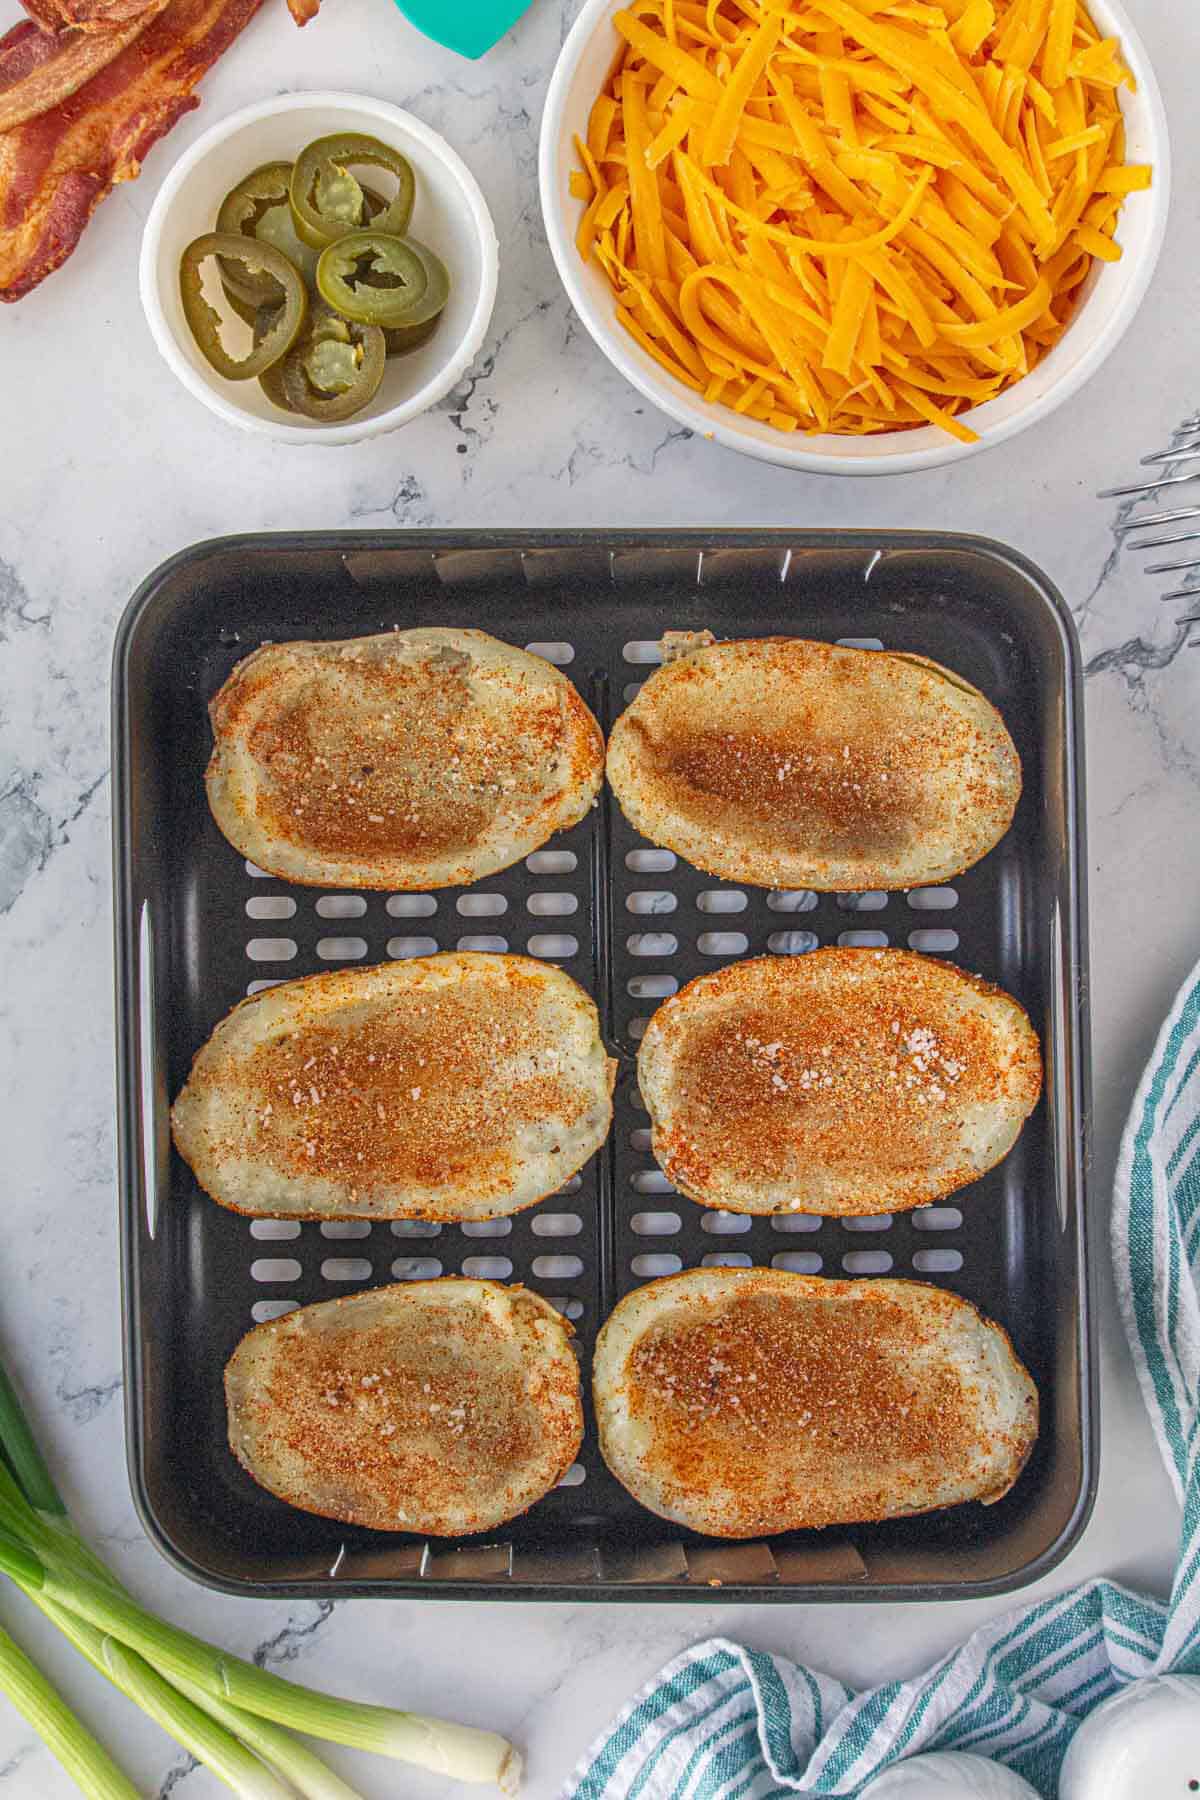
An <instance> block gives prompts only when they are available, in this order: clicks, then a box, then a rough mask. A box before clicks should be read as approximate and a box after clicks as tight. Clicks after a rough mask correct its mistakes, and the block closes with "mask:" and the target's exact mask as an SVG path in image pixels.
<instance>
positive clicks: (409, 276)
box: [317, 226, 429, 325]
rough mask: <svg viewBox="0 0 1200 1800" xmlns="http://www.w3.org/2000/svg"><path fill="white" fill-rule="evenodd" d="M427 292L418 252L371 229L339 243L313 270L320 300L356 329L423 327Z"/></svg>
mask: <svg viewBox="0 0 1200 1800" xmlns="http://www.w3.org/2000/svg"><path fill="white" fill-rule="evenodd" d="M428 288H429V270H428V268H427V267H426V264H425V262H424V259H423V258H422V257H421V255H420V254H419V253H418V251H417V250H416V249H414V247H413V246H412V245H411V244H407V243H405V241H404V239H403V238H398V237H391V236H389V235H388V234H387V233H386V232H382V231H378V230H376V228H375V227H374V226H372V227H371V228H370V230H369V231H351V232H349V233H347V235H346V236H345V237H344V238H339V239H338V241H337V243H336V244H330V246H329V248H328V249H327V250H322V252H321V260H320V262H319V263H318V264H317V292H318V293H319V294H320V296H321V298H322V300H324V301H325V303H326V305H327V306H331V307H332V308H333V310H334V311H335V312H339V313H341V315H342V317H343V318H345V319H353V320H354V322H355V323H356V324H358V325H410V324H412V325H417V324H420V323H422V321H423V319H424V318H425V317H426V316H427V315H426V314H424V313H422V312H421V311H420V308H421V303H422V301H423V300H424V298H425V294H426V292H427V290H428Z"/></svg>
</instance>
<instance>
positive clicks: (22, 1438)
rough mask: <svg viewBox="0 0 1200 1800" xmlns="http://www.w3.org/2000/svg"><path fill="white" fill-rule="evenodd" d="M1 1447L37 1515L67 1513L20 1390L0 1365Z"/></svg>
mask: <svg viewBox="0 0 1200 1800" xmlns="http://www.w3.org/2000/svg"><path fill="white" fill-rule="evenodd" d="M0 1445H2V1446H3V1449H4V1454H5V1456H6V1457H7V1459H8V1463H9V1467H10V1468H11V1469H12V1472H13V1474H14V1476H15V1477H16V1479H17V1482H18V1484H19V1486H20V1488H21V1491H22V1492H23V1493H24V1495H25V1498H26V1499H27V1500H28V1502H29V1504H30V1506H32V1507H33V1509H34V1510H35V1512H40V1513H58V1514H60V1515H62V1514H65V1513H66V1510H67V1509H66V1506H65V1505H64V1503H63V1497H62V1495H61V1494H60V1493H59V1491H58V1489H57V1488H56V1487H55V1485H54V1477H53V1476H52V1475H51V1473H50V1471H49V1469H48V1468H47V1467H46V1459H45V1457H44V1456H43V1455H42V1453H41V1450H40V1449H39V1448H38V1442H37V1439H36V1438H35V1437H34V1435H33V1432H32V1431H31V1430H30V1427H29V1421H28V1419H27V1418H26V1417H25V1411H24V1408H23V1407H22V1405H21V1402H20V1401H19V1400H18V1398H17V1391H16V1389H15V1388H14V1387H13V1384H12V1382H11V1381H10V1380H9V1378H8V1371H7V1370H6V1369H5V1367H4V1364H3V1363H0Z"/></svg>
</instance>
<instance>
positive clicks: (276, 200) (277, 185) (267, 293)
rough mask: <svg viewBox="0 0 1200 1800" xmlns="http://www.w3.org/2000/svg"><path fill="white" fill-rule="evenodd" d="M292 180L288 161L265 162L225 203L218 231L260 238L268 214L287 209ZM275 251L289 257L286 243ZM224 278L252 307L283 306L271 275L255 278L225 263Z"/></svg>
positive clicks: (222, 266) (238, 186)
mask: <svg viewBox="0 0 1200 1800" xmlns="http://www.w3.org/2000/svg"><path fill="white" fill-rule="evenodd" d="M291 178H292V165H291V163H288V162H273V163H263V164H262V165H261V167H260V168H257V169H253V170H251V172H250V174H249V175H247V176H246V177H245V179H244V180H243V181H239V182H238V184H237V186H236V187H233V188H230V190H229V192H228V193H227V194H226V196H225V198H224V199H223V200H222V202H221V207H220V211H219V212H218V213H217V230H218V231H232V232H238V233H240V234H241V235H242V236H243V237H248V238H253V237H257V235H258V229H257V228H258V225H259V223H260V221H261V220H262V219H263V218H264V217H265V215H266V214H267V213H268V212H270V211H271V210H272V208H274V207H277V206H280V205H282V206H284V207H285V208H286V207H287V205H288V183H289V182H290V181H291ZM289 211H290V209H289ZM266 241H274V240H266ZM275 248H276V249H277V250H282V251H283V253H284V255H285V256H287V255H288V252H287V249H286V247H285V246H284V245H283V244H279V243H276V245H275ZM289 260H294V259H289ZM221 279H222V281H223V282H224V283H225V286H226V288H227V289H228V290H229V292H230V293H231V294H235V295H236V296H237V298H238V299H239V300H242V301H244V302H245V304H246V305H247V306H249V307H252V308H257V307H259V306H268V305H271V304H274V305H277V306H278V305H280V304H281V303H282V300H283V295H282V293H281V292H280V288H279V283H278V282H277V281H275V280H274V279H273V278H272V277H271V276H269V275H258V276H252V275H251V274H250V273H249V272H248V270H246V269H245V268H241V267H239V265H237V264H236V263H232V262H230V263H222V265H221Z"/></svg>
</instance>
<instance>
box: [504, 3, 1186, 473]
mask: <svg viewBox="0 0 1200 1800" xmlns="http://www.w3.org/2000/svg"><path fill="white" fill-rule="evenodd" d="M623 4H625V0H585V4H584V7H583V9H582V11H581V12H580V14H579V17H578V18H577V19H576V21H575V24H574V26H573V27H572V30H571V32H570V34H569V36H568V37H567V40H566V43H565V44H564V45H563V47H562V51H561V52H560V54H559V58H558V63H557V65H556V67H555V70H554V75H553V78H552V80H551V82H550V90H549V93H548V94H547V96H546V108H545V112H544V113H543V115H542V136H541V149H540V157H539V169H540V179H541V190H542V213H543V216H544V218H545V222H546V236H547V238H548V239H549V243H550V249H551V252H552V253H553V256H554V260H555V262H556V264H557V265H558V272H559V275H560V276H561V277H562V282H563V286H564V287H565V288H566V290H567V293H568V295H569V296H570V300H571V303H572V305H573V306H574V308H575V311H576V312H577V313H578V314H579V317H580V318H581V319H582V320H583V323H584V324H585V325H586V326H587V329H588V331H589V332H590V333H591V335H592V337H593V338H594V339H595V340H596V343H597V344H598V345H599V346H600V349H601V350H602V351H603V352H604V354H605V356H607V358H608V360H609V362H611V363H612V364H613V366H614V367H615V368H617V369H619V370H620V371H621V373H622V375H624V376H625V378H626V379H627V380H628V381H631V382H632V383H633V385H634V387H635V388H637V389H638V391H639V392H640V393H642V394H644V395H645V397H646V399H647V400H649V401H651V402H652V403H653V404H654V405H655V406H657V407H659V408H660V409H661V410H662V411H663V412H665V413H667V414H668V415H669V417H671V418H672V419H675V420H676V421H677V422H678V423H679V424H681V425H687V426H690V427H691V429H692V430H693V431H696V432H699V433H700V434H701V435H702V436H704V437H709V438H715V439H716V440H717V442H718V443H721V444H726V445H728V446H729V448H730V449H732V450H741V451H743V452H744V453H745V454H746V455H747V456H755V457H758V458H759V459H760V460H761V461H763V462H771V463H780V464H782V465H783V466H784V467H785V468H789V469H805V470H808V471H809V472H811V473H815V474H821V475H901V474H905V473H907V472H909V471H910V470H914V469H932V468H936V467H937V466H938V465H939V464H940V463H951V462H958V461H959V460H960V459H961V458H963V457H966V456H972V455H974V454H976V453H977V452H978V451H979V450H986V449H988V448H989V447H990V446H991V445H993V444H1001V443H1003V442H1004V440H1005V438H1010V437H1012V436H1013V435H1014V434H1015V433H1016V432H1018V431H1024V430H1025V428H1026V427H1027V426H1029V425H1033V424H1035V423H1036V421H1037V420H1039V419H1044V418H1045V417H1046V416H1047V415H1048V414H1049V413H1052V412H1053V411H1054V410H1055V409H1056V408H1057V407H1059V406H1061V405H1062V404H1063V402H1064V401H1065V400H1068V399H1070V397H1071V395H1072V394H1074V393H1076V392H1077V391H1078V389H1079V388H1081V387H1082V386H1083V384H1084V382H1085V381H1087V380H1088V379H1089V377H1090V376H1092V375H1094V374H1095V373H1096V371H1097V369H1098V368H1099V367H1100V365H1101V364H1102V363H1103V362H1104V360H1105V358H1106V357H1108V356H1109V355H1110V354H1111V352H1112V351H1113V350H1114V349H1115V348H1116V346H1117V344H1118V343H1119V341H1120V339H1121V338H1122V337H1123V335H1124V333H1125V331H1126V330H1127V328H1128V326H1129V325H1130V323H1131V321H1132V319H1133V316H1134V314H1135V313H1136V312H1137V309H1138V307H1139V306H1140V305H1141V303H1142V300H1143V299H1144V298H1145V294H1146V289H1147V288H1148V287H1149V285H1150V278H1151V276H1152V275H1153V274H1154V269H1155V265H1156V263H1157V262H1158V257H1159V252H1160V251H1161V249H1162V244H1163V237H1164V235H1165V233H1166V227H1167V211H1168V206H1169V202H1170V190H1171V170H1170V146H1169V141H1168V134H1167V120H1166V113H1165V111H1164V109H1163V103H1162V95H1161V94H1160V92H1159V88H1158V83H1157V81H1156V80H1155V78H1154V71H1153V70H1152V68H1151V67H1150V61H1149V58H1148V57H1147V55H1146V52H1145V49H1144V48H1143V46H1142V42H1141V39H1140V38H1139V37H1138V35H1137V32H1136V31H1135V30H1134V28H1133V25H1132V24H1131V22H1130V20H1129V18H1128V16H1127V14H1126V13H1125V11H1124V8H1123V7H1122V6H1120V5H1118V4H1116V0H1089V10H1090V12H1091V14H1092V17H1093V18H1094V20H1095V22H1096V24H1097V25H1098V26H1099V27H1100V29H1101V31H1102V32H1103V33H1104V34H1105V36H1106V37H1107V36H1112V37H1117V38H1119V39H1120V40H1121V47H1122V52H1123V54H1124V57H1125V61H1126V63H1127V64H1128V66H1129V68H1130V70H1131V72H1132V73H1133V75H1134V77H1135V79H1136V81H1137V92H1136V94H1129V93H1126V92H1125V91H1124V90H1122V107H1123V110H1124V114H1125V126H1126V135H1127V139H1128V149H1127V154H1128V158H1129V160H1130V161H1131V162H1148V163H1152V164H1153V166H1154V186H1153V188H1152V189H1151V190H1150V192H1149V193H1141V194H1131V195H1130V196H1129V199H1128V201H1127V203H1126V205H1125V209H1124V211H1123V213H1122V216H1121V223H1120V226H1119V229H1118V237H1119V239H1120V242H1121V245H1122V248H1123V250H1124V255H1123V257H1122V259H1121V261H1120V262H1116V263H1102V264H1098V265H1097V266H1096V268H1095V269H1094V270H1093V271H1092V273H1091V275H1090V276H1089V278H1088V282H1087V285H1086V287H1085V290H1084V295H1083V299H1082V300H1081V303H1080V306H1079V310H1078V311H1077V313H1076V315H1075V317H1074V319H1073V320H1072V321H1071V325H1070V327H1069V329H1068V330H1067V331H1065V332H1064V333H1063V336H1062V339H1061V340H1060V342H1059V343H1058V344H1056V345H1055V347H1054V349H1053V350H1052V351H1051V352H1050V354H1049V355H1048V356H1047V357H1046V358H1045V360H1044V361H1043V362H1041V363H1039V364H1038V366H1037V368H1036V369H1034V371H1033V372H1032V374H1030V375H1027V376H1026V377H1025V379H1024V380H1023V381H1019V382H1017V383H1016V384H1015V385H1014V386H1013V387H1011V388H1009V389H1008V390H1007V391H1006V392H1005V393H1003V394H1001V395H999V396H998V398H996V399H995V400H991V401H989V402H988V404H987V405H986V406H980V407H976V408H975V410H974V411H973V412H972V413H971V414H970V415H969V423H970V424H971V426H972V428H973V429H974V430H976V431H978V432H979V434H980V441H979V443H978V444H961V443H959V442H958V441H957V440H956V439H954V438H951V437H949V436H948V435H947V434H946V433H945V432H943V431H939V430H938V429H937V428H936V427H934V426H926V427H922V428H920V429H917V430H913V431H890V432H881V433H880V434H879V435H878V436H875V437H836V436H834V435H833V434H831V433H827V434H824V435H818V436H812V437H805V436H801V435H800V434H799V433H796V434H795V435H789V434H787V433H785V432H782V431H777V430H775V429H774V427H773V426H770V425H766V424H761V423H759V421H758V420H756V419H747V418H744V417H742V416H741V415H740V414H738V413H735V412H733V411H732V410H731V408H729V407H727V406H719V405H713V404H710V403H709V402H707V401H705V400H703V399H702V398H701V397H700V396H699V395H698V394H696V393H694V392H693V391H692V389H690V388H687V387H685V386H684V385H683V383H682V382H679V381H676V380H675V379H674V378H673V377H672V376H670V375H668V374H667V373H666V371H665V370H664V369H662V368H660V366H659V365H658V363H656V362H655V361H654V359H653V357H651V356H648V355H647V354H646V352H645V351H644V350H643V349H642V348H641V346H640V345H639V344H638V343H636V342H635V340H634V339H633V338H631V337H630V336H629V334H628V332H626V331H625V329H624V328H623V327H622V326H621V325H620V323H619V322H618V320H617V317H616V304H615V301H614V299H613V294H612V290H611V288H610V287H609V285H608V282H607V280H606V279H605V277H604V274H603V272H602V271H601V270H600V269H599V268H598V267H597V265H596V264H595V263H594V262H589V263H587V264H586V265H585V264H584V263H582V262H581V261H580V258H579V253H578V251H577V250H576V248H575V231H576V227H577V225H578V222H579V210H580V203H579V201H578V200H575V199H573V198H572V197H571V192H570V188H569V185H568V183H569V179H570V174H571V169H572V167H573V166H574V163H575V150H574V139H575V136H576V134H578V135H579V136H580V137H581V138H584V139H586V137H587V121H588V114H589V112H590V111H591V106H592V102H593V100H594V99H595V97H596V95H597V94H598V93H599V92H600V90H601V88H602V87H603V85H604V83H605V81H606V80H607V78H608V74H609V71H610V69H611V68H612V65H613V61H614V59H615V57H616V56H617V54H618V51H619V49H620V46H621V39H620V36H619V34H618V32H617V30H616V27H615V26H614V24H613V22H612V19H613V14H614V13H615V12H617V11H618V10H619V9H620V8H621V6H622V5H623Z"/></svg>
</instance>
